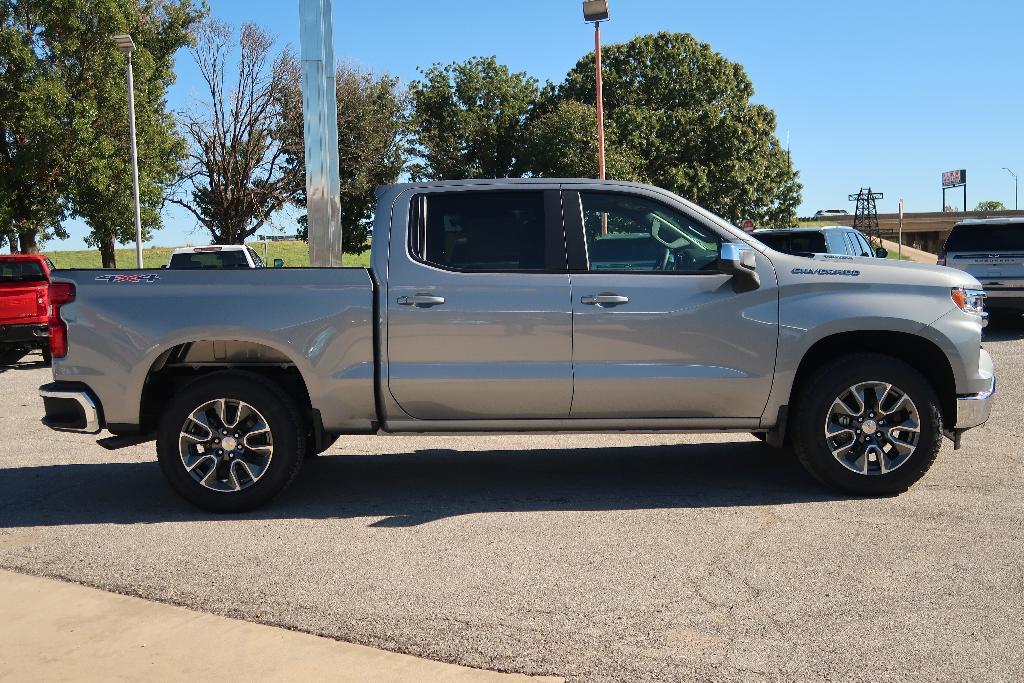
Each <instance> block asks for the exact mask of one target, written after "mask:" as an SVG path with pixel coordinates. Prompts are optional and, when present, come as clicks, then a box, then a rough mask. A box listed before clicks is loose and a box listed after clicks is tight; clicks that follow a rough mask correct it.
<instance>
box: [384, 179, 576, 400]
mask: <svg viewBox="0 0 1024 683" xmlns="http://www.w3.org/2000/svg"><path fill="white" fill-rule="evenodd" d="M536 188H537V186H536V185H528V186H524V188H523V189H513V190H508V189H505V190H501V191H489V190H487V188H486V187H481V186H467V187H463V188H450V187H449V188H437V189H425V190H422V191H418V192H412V193H410V194H409V195H406V196H404V198H403V199H402V200H399V202H398V203H397V204H396V207H395V212H394V216H395V217H394V219H393V224H392V233H391V248H390V262H389V264H388V278H387V294H386V299H387V373H388V374H387V382H388V389H389V390H390V392H391V395H392V397H393V398H394V399H395V401H396V402H397V403H398V405H399V406H400V407H401V409H402V410H403V411H404V412H405V413H407V414H408V415H409V416H411V417H414V418H417V419H422V420H471V419H502V420H512V419H544V418H561V419H564V418H566V417H568V415H569V405H570V401H571V399H572V311H571V305H570V299H569V276H568V274H567V273H566V266H565V235H564V231H563V228H562V222H561V210H560V205H559V192H558V190H557V188H555V187H554V186H553V188H552V189H549V190H547V191H545V190H544V189H542V188H541V189H536Z"/></svg>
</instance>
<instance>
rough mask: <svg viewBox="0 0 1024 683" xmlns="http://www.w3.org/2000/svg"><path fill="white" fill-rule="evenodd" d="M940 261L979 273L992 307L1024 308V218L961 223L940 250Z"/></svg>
mask: <svg viewBox="0 0 1024 683" xmlns="http://www.w3.org/2000/svg"><path fill="white" fill-rule="evenodd" d="M939 265H940V266H949V267H950V268H956V269H958V270H962V271H965V272H967V273H970V274H971V275H973V276H974V277H976V278H977V279H978V280H979V281H980V282H981V286H982V287H984V288H985V293H986V294H987V295H988V298H987V300H986V302H985V305H986V307H987V308H988V309H990V310H992V311H1000V310H1002V311H1016V312H1018V313H1019V312H1022V311H1024V218H1020V217H1018V218H984V219H968V220H964V221H961V222H960V223H957V224H956V225H954V226H953V231H952V232H950V233H949V237H947V238H946V244H945V246H943V248H942V251H941V252H939Z"/></svg>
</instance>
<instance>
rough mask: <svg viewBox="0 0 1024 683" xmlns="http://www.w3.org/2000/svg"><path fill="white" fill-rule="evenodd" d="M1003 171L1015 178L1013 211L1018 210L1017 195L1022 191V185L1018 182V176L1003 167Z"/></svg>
mask: <svg viewBox="0 0 1024 683" xmlns="http://www.w3.org/2000/svg"><path fill="white" fill-rule="evenodd" d="M1003 170H1004V171H1006V172H1007V173H1009V174H1010V175H1012V176H1013V210H1014V211H1016V210H1017V194H1018V190H1020V183H1019V182H1018V181H1017V174H1016V173H1014V172H1013V171H1011V170H1010V169H1008V168H1006V167H1005V166H1003Z"/></svg>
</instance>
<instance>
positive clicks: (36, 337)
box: [0, 323, 50, 344]
mask: <svg viewBox="0 0 1024 683" xmlns="http://www.w3.org/2000/svg"><path fill="white" fill-rule="evenodd" d="M49 338H50V328H49V327H48V326H47V325H45V324H39V323H30V324H27V325H0V344H45V343H46V341H47V340H48V339H49Z"/></svg>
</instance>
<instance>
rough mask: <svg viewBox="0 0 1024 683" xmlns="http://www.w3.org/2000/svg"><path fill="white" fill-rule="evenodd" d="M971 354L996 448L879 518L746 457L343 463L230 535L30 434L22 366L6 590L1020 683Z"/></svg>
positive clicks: (881, 508) (169, 498)
mask: <svg viewBox="0 0 1024 683" xmlns="http://www.w3.org/2000/svg"><path fill="white" fill-rule="evenodd" d="M989 336H990V339H989V340H988V341H987V342H986V346H987V348H989V349H990V350H991V352H992V353H993V355H994V357H995V360H996V365H997V371H998V374H999V378H1000V395H999V400H998V403H997V405H996V408H995V412H994V415H993V418H992V420H991V422H990V423H989V424H988V426H987V427H986V428H985V429H983V430H980V431H975V432H973V433H971V434H969V435H968V436H967V437H966V439H965V447H964V448H963V449H962V450H960V451H957V452H954V451H953V450H952V448H951V447H950V446H949V445H948V444H947V445H946V446H945V447H944V449H943V452H942V454H941V455H940V457H939V460H938V462H937V463H936V465H935V467H934V468H933V469H932V471H931V472H930V473H929V474H928V476H926V477H925V479H924V480H922V481H921V482H920V483H919V484H917V486H915V487H914V488H913V489H912V490H911V491H910V492H909V493H907V494H905V495H903V496H900V497H897V498H890V499H879V500H862V499H853V498H846V497H843V496H837V495H835V494H833V493H832V492H830V491H828V490H825V489H823V488H821V487H820V486H818V485H817V484H815V483H814V482H812V481H811V480H810V479H809V478H808V476H807V475H805V474H804V472H803V471H802V469H801V468H800V467H799V465H798V464H797V463H796V462H795V459H794V458H793V457H792V456H791V454H788V453H786V452H781V453H780V452H776V451H772V450H770V449H768V448H767V447H765V446H763V445H762V444H760V443H759V442H757V441H755V440H754V439H753V438H751V437H748V436H741V435H729V436H714V437H704V436H693V437H679V436H618V435H616V436H606V435H591V436H575V435H560V436H516V437H509V436H472V437H389V438H349V439H345V440H343V441H341V442H339V444H338V445H336V446H335V447H334V448H333V449H332V450H331V451H330V452H329V454H328V456H327V457H321V458H319V459H316V460H314V461H310V462H308V463H307V465H306V467H305V469H304V471H303V473H302V474H301V475H300V479H299V481H298V482H297V483H296V485H295V486H293V487H292V488H291V489H290V490H289V491H288V492H287V494H286V495H285V496H284V497H283V498H282V499H280V500H279V501H278V502H277V503H276V504H274V505H273V506H272V507H270V508H268V509H266V510H262V511H259V512H258V513H254V514H251V515H247V516H245V517H229V518H218V517H215V516H211V515H208V514H205V513H201V512H197V511H196V510H194V509H192V508H190V507H189V506H188V505H187V504H186V503H184V502H183V501H181V500H180V499H178V498H177V497H176V496H174V495H173V494H172V493H171V492H170V490H169V488H168V487H167V486H166V485H165V484H164V481H163V479H162V478H161V476H160V472H159V469H158V466H157V464H156V462H155V458H154V453H153V447H152V444H147V445H142V446H137V447H132V448H129V449H125V450H120V451H116V452H108V451H105V450H103V449H102V448H100V447H99V446H97V445H96V444H95V443H94V440H93V439H91V438H89V437H84V436H76V435H65V434H57V433H53V432H50V431H48V430H46V429H45V428H44V427H42V425H40V424H39V417H40V414H41V400H40V399H39V398H37V396H36V387H38V385H40V384H42V383H44V382H45V381H47V378H48V376H49V371H48V370H47V369H45V368H42V367H41V366H40V365H38V364H36V363H35V362H34V361H36V360H38V357H37V356H28V357H26V358H24V359H22V361H21V362H19V363H17V364H15V365H13V366H8V367H6V368H0V566H3V567H4V568H10V569H15V570H18V571H22V572H27V573H32V574H40V575H45V576H53V577H59V578H65V579H69V580H73V581H77V582H81V583H85V584H89V585H93V586H97V587H101V588H105V589H109V590H112V591H117V592H121V593H127V594H132V595H138V596H141V597H145V598H151V599H154V600H160V601H166V602H171V603H176V604H180V605H185V606H188V607H192V608H194V609H197V610H203V611H207V612H213V613H219V614H224V615H229V616H235V617H240V618H243V619H248V620H252V621H259V622H263V623H271V624H280V625H285V626H288V627H290V628H294V629H298V630H302V631H308V632H311V633H317V634H323V635H328V636H333V637H337V638H340V639H343V640H347V641H352V642H357V643H362V644H367V645H372V646H377V647H382V648H386V649H389V650H394V651H400V652H406V653H410V654H416V655H421V656H425V657H430V658H433V659H438V660H444V661H450V662H456V663H460V664H465V665H470V666H475V667H484V668H490V669H496V670H502V671H516V672H523V673H531V674H557V675H562V676H566V677H567V678H569V679H570V680H573V681H612V680H637V681H641V680H642V681H680V680H704V679H715V680H725V679H728V680H796V679H810V678H814V679H826V680H873V681H885V680H920V681H933V680H1013V679H1017V680H1019V679H1021V678H1022V677H1024V648H1022V646H1021V643H1022V642H1024V495H1022V494H1024V485H1022V482H1024V447H1022V445H1021V441H1022V436H1024V428H1022V427H1021V425H1022V424H1024V330H1022V328H1021V327H1009V328H998V329H994V330H992V332H991V333H990V335H989ZM2 612H3V607H2V606H0V614H2Z"/></svg>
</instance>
